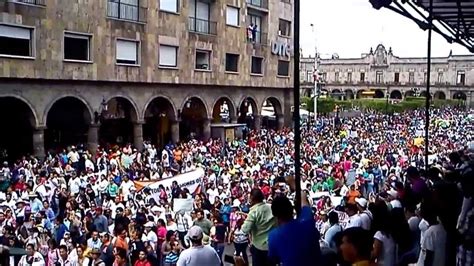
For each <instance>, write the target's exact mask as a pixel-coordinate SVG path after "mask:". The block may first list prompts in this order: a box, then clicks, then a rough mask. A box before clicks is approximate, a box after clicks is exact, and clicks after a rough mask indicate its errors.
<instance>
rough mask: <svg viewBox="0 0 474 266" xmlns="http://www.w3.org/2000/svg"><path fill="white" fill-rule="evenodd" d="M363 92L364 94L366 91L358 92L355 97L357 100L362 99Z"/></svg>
mask: <svg viewBox="0 0 474 266" xmlns="http://www.w3.org/2000/svg"><path fill="white" fill-rule="evenodd" d="M364 92H366V90H358V91H357V95H356V97H357V99H362V98H364Z"/></svg>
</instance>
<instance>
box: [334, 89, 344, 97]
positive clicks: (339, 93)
mask: <svg viewBox="0 0 474 266" xmlns="http://www.w3.org/2000/svg"><path fill="white" fill-rule="evenodd" d="M343 96H344V94H343V93H342V92H341V90H340V89H334V90H332V92H331V97H332V98H334V99H336V100H342V99H343Z"/></svg>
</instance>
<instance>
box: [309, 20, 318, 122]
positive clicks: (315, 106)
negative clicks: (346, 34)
mask: <svg viewBox="0 0 474 266" xmlns="http://www.w3.org/2000/svg"><path fill="white" fill-rule="evenodd" d="M310 26H311V29H312V31H313V34H314V72H313V77H314V110H313V112H314V126H316V124H317V123H318V96H319V93H318V78H319V77H318V74H319V73H318V47H317V45H316V31H315V29H314V24H313V23H311V24H310Z"/></svg>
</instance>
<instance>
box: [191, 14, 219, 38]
mask: <svg viewBox="0 0 474 266" xmlns="http://www.w3.org/2000/svg"><path fill="white" fill-rule="evenodd" d="M188 29H189V31H190V32H195V33H200V34H209V35H217V22H215V21H210V20H205V19H199V18H193V17H189V28H188Z"/></svg>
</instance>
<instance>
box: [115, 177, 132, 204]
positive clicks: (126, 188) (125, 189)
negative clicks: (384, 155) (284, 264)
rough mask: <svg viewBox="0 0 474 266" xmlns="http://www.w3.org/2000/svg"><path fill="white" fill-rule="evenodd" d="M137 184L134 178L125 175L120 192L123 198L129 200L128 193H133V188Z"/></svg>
mask: <svg viewBox="0 0 474 266" xmlns="http://www.w3.org/2000/svg"><path fill="white" fill-rule="evenodd" d="M133 186H135V184H134V183H133V181H132V180H130V179H129V178H128V175H124V176H123V180H122V184H120V188H119V190H120V193H121V195H122V199H124V200H128V195H130V193H131V188H132V187H133Z"/></svg>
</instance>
